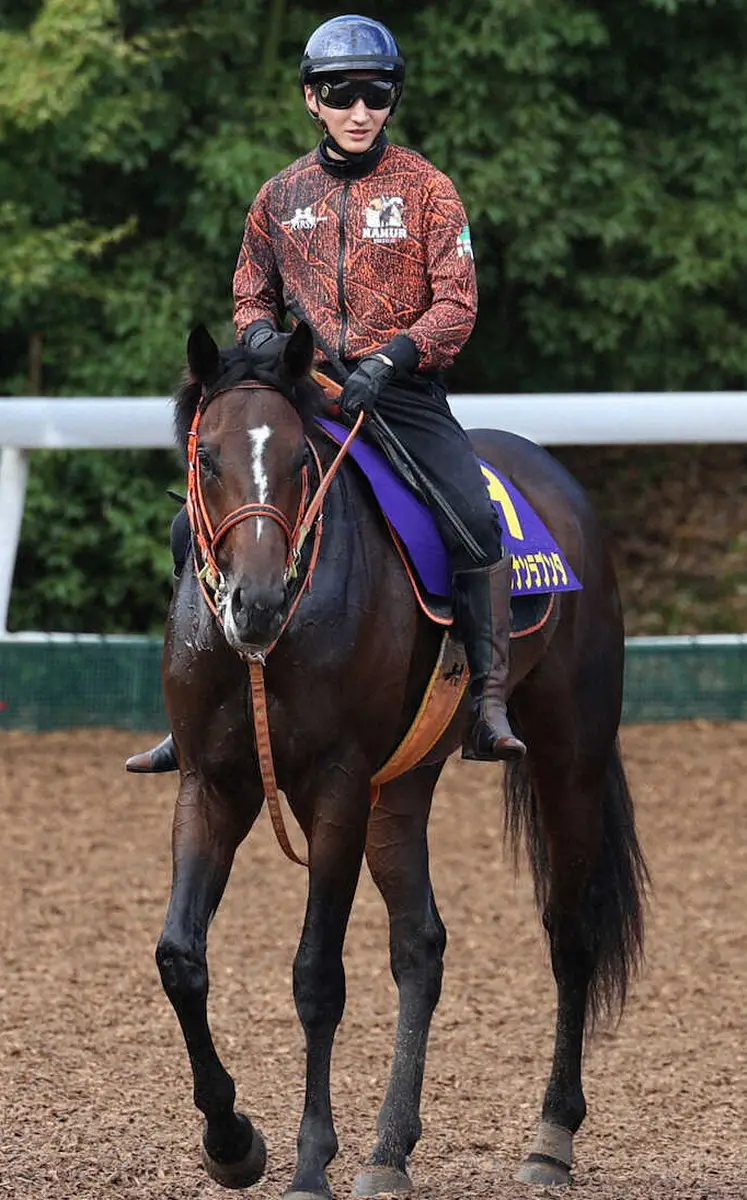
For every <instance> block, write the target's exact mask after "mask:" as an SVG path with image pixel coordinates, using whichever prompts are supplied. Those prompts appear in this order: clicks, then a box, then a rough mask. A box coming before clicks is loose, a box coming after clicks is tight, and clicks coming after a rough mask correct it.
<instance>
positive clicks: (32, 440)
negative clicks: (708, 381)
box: [0, 392, 747, 634]
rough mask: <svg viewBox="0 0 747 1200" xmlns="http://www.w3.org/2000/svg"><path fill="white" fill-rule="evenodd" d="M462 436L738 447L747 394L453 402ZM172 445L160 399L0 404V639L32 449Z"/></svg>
mask: <svg viewBox="0 0 747 1200" xmlns="http://www.w3.org/2000/svg"><path fill="white" fill-rule="evenodd" d="M451 406H452V409H453V411H454V414H455V416H456V417H457V419H458V420H459V421H460V422H461V423H462V425H465V426H467V427H470V428H479V427H482V428H489V429H509V430H511V431H512V432H513V433H518V434H521V435H522V436H523V437H527V438H529V439H530V440H531V441H534V442H539V443H540V444H542V445H545V446H572V445H597V446H601V445H655V444H674V443H684V442H744V443H747V392H622V393H614V392H596V393H595V392H586V393H581V394H578V393H574V394H571V393H562V392H561V393H557V394H555V395H551V394H543V395H523V394H522V395H515V394H514V395H501V394H497V395H471V396H470V395H453V396H452V397H451ZM171 445H173V435H172V413H171V404H170V402H169V400H168V399H167V398H166V397H163V396H159V397H149V398H146V397H141V396H137V397H128V396H117V397H106V398H93V397H71V398H62V399H47V398H42V397H36V396H30V397H26V398H23V399H7V398H6V399H2V398H0V513H1V514H2V520H0V634H2V633H3V632H4V631H5V629H6V621H7V615H8V606H9V604H10V590H11V585H12V581H13V571H14V568H15V561H16V551H17V547H18V539H19V537H20V532H21V522H22V520H23V509H24V503H25V496H26V481H27V478H28V451H29V450H33V449H47V450H66V449H89V450H93V449H97V450H104V449H109V450H112V449H118V450H123V449H136V448H146V447H151V448H159V447H168V446H171Z"/></svg>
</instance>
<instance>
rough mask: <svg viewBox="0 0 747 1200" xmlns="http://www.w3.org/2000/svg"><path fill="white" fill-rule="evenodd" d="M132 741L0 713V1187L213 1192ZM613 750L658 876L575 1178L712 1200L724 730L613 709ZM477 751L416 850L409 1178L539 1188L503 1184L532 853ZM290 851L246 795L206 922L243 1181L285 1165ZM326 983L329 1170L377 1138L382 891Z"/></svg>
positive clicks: (521, 1093) (738, 1068)
mask: <svg viewBox="0 0 747 1200" xmlns="http://www.w3.org/2000/svg"><path fill="white" fill-rule="evenodd" d="M136 741H138V739H135V738H133V737H132V736H131V735H127V734H122V733H112V732H109V731H101V732H90V731H76V732H74V733H64V734H47V735H31V734H18V733H6V734H3V735H0V796H1V797H2V801H1V802H0V847H1V849H0V855H1V860H0V861H1V870H0V922H1V924H0V936H1V937H2V947H3V949H2V962H3V969H2V975H0V1195H2V1197H3V1200H21V1198H23V1200H26V1198H28V1200H32V1198H33V1200H52V1198H54V1200H68V1198H71V1200H72V1198H73V1197H75V1200H94V1198H95V1200H102V1198H103V1197H107V1198H108V1197H121V1198H122V1200H156V1198H158V1200H176V1198H177V1197H178V1198H179V1200H191V1198H193V1197H206V1198H207V1197H218V1196H221V1195H226V1193H224V1192H222V1191H221V1189H220V1188H218V1187H217V1186H216V1185H215V1184H213V1183H211V1182H210V1181H209V1180H208V1179H207V1177H206V1175H205V1173H204V1172H203V1170H202V1168H201V1167H200V1165H199V1139H200V1120H199V1114H198V1113H197V1112H196V1110H195V1109H194V1108H193V1107H192V1105H191V1102H190V1077H189V1070H188V1064H187V1058H186V1054H185V1051H184V1045H183V1041H182V1038H181V1034H180V1031H179V1029H178V1027H177V1024H176V1021H175V1019H174V1016H173V1013H172V1011H171V1008H170V1006H169V1004H168V1002H167V1000H166V997H165V996H164V995H163V993H162V991H161V986H160V982H159V980H158V974H157V971H156V967H155V963H154V960H153V949H154V946H155V942H156V939H157V937H158V934H159V932H160V929H161V923H162V919H163V912H164V907H165V904H166V900H167V896H168V887H169V872H170V858H169V836H170V833H169V831H170V822H171V814H172V808H173V800H174V794H175V789H174V783H173V780H172V779H171V778H168V777H166V778H164V777H151V778H130V777H128V776H126V775H125V774H124V772H123V770H122V761H123V759H124V757H125V756H126V754H127V753H129V752H130V751H131V750H132V748H133V746H134V744H135V742H136ZM623 751H624V754H625V758H626V763H627V766H628V771H629V775H630V781H631V785H632V788H633V792H634V795H635V797H636V800H637V809H638V822H639V828H640V833H641V838H642V841H643V846H644V850H645V852H646V853H647V855H648V860H649V865H650V868H651V871H652V875H653V880H654V894H653V901H652V908H651V913H650V917H649V936H648V957H647V963H646V966H645V969H644V974H643V977H642V979H641V980H640V982H639V983H637V984H636V985H635V986H634V988H633V991H632V995H631V998H630V1002H629V1006H628V1010H627V1013H626V1016H625V1018H624V1019H623V1022H622V1024H621V1025H620V1026H619V1027H617V1028H613V1029H608V1030H603V1031H600V1032H599V1033H598V1034H597V1036H596V1038H595V1040H594V1042H593V1043H592V1046H591V1049H590V1051H589V1053H588V1056H587V1063H586V1070H585V1084H586V1095H587V1102H588V1106H589V1115H588V1117H587V1120H586V1122H585V1124H584V1126H583V1127H582V1130H581V1132H580V1134H579V1137H578V1139H577V1144H576V1153H577V1162H576V1168H575V1172H574V1176H575V1185H574V1192H575V1191H580V1192H581V1193H582V1194H586V1195H589V1197H592V1196H593V1197H595V1198H596V1197H599V1198H600V1200H623V1197H624V1198H625V1200H635V1198H640V1200H644V1198H646V1200H648V1198H649V1197H665V1198H666V1200H685V1198H687V1200H696V1198H697V1200H705V1198H708V1200H721V1198H722V1197H738V1196H743V1195H744V1194H745V1187H747V1184H746V1183H745V1181H746V1180H747V1139H745V1111H747V1082H746V1080H747V1003H745V1000H744V996H745V989H746V987H747V931H746V930H745V925H744V913H745V911H746V910H747V838H745V837H744V833H743V830H744V813H745V804H746V803H747V783H745V767H746V766H747V724H734V725H707V724H705V723H694V724H687V725H673V726H662V725H658V726H648V727H636V728H628V729H625V730H624V731H623ZM500 770H501V768H500V767H497V766H496V767H493V766H489V765H483V764H467V763H458V762H453V763H450V764H449V766H448V767H447V770H446V772H445V775H444V778H443V782H442V784H441V786H440V787H439V789H438V791H437V794H436V805H435V808H434V813H433V818H432V821H431V850H432V858H433V875H434V884H435V889H436V895H437V899H438V903H439V905H440V908H441V911H442V915H443V917H444V920H445V922H446V925H447V928H448V930H449V945H448V948H447V952H446V975H445V985H444V993H443V997H442V1000H441V1003H440V1005H439V1008H438V1010H437V1014H436V1018H435V1023H434V1029H433V1035H432V1039H431V1044H430V1051H429V1060H428V1069H427V1074H426V1084H425V1092H424V1100H423V1114H424V1135H423V1140H422V1141H421V1142H420V1144H419V1146H418V1148H417V1150H416V1153H415V1156H414V1159H413V1163H412V1173H413V1177H414V1181H415V1185H416V1188H417V1194H418V1195H419V1196H421V1197H422V1198H423V1200H446V1198H447V1197H448V1198H449V1200H452V1198H453V1197H454V1196H455V1195H459V1196H469V1197H471V1198H473V1200H493V1198H494V1197H496V1196H501V1197H505V1198H506V1200H515V1198H517V1200H518V1198H519V1197H529V1196H531V1195H532V1194H534V1195H536V1194H537V1190H536V1189H534V1191H532V1190H531V1189H526V1188H524V1187H523V1186H522V1185H520V1184H516V1183H513V1182H512V1180H513V1173H514V1170H515V1168H516V1166H517V1164H518V1163H519V1162H520V1161H521V1158H522V1156H523V1155H524V1153H525V1152H526V1150H527V1148H528V1147H529V1145H530V1143H531V1140H532V1137H533V1135H534V1131H535V1122H536V1112H537V1107H538V1105H539V1102H540V1100H541V1095H542V1090H543V1087H544V1082H545V1079H546V1074H547V1068H548V1062H549V1056H550V1054H551V1049H552V1025H553V1009H554V985H553V981H552V975H551V972H550V968H549V964H548V962H547V955H546V951H545V949H544V945H543V941H542V937H541V930H540V927H539V922H538V919H537V916H536V913H535V911H534V908H533V904H532V899H531V894H530V883H529V877H528V873H527V872H526V871H522V873H521V874H520V875H519V878H518V880H516V879H515V878H514V875H513V871H512V868H511V865H510V863H509V862H508V861H507V860H506V859H505V858H504V856H503V853H502V821H503V813H502V802H501V800H500V789H499V784H500ZM304 899H305V872H304V871H303V870H302V869H300V868H297V867H293V866H292V865H291V864H289V863H288V862H287V861H286V860H285V859H284V858H283V856H282V855H281V853H280V851H279V849H278V847H277V845H276V844H275V842H274V840H273V836H272V831H271V829H270V826H269V821H267V820H266V818H265V817H264V816H263V817H262V818H261V820H260V822H259V823H258V826H257V828H256V829H255V830H254V832H253V833H252V835H251V837H250V839H249V840H248V841H247V842H246V843H245V845H244V846H243V847H242V849H241V851H240V853H239V857H238V860H237V863H236V866H235V868H234V871H233V874H232V876H231V881H230V883H229V886H228V890H227V893H226V897H225V899H224V901H223V904H222V906H221V909H220V912H219V914H218V916H217V918H216V920H215V923H214V925H213V928H212V931H211V942H210V968H211V996H210V1007H211V1013H212V1016H213V1021H214V1030H215V1036H216V1041H217V1043H218V1046H219V1049H220V1051H221V1053H222V1054H223V1056H224V1058H225V1061H226V1063H227V1065H228V1066H229V1069H230V1070H231V1071H232V1073H233V1075H234V1076H235V1078H236V1080H237V1086H238V1095H239V1101H240V1104H241V1106H242V1107H245V1108H246V1110H247V1111H248V1112H249V1113H250V1114H251V1115H252V1117H253V1118H256V1119H257V1122H258V1124H259V1125H260V1127H261V1128H262V1130H263V1131H264V1133H265V1135H266V1138H267V1141H268V1147H269V1156H270V1157H269V1165H268V1173H267V1175H266V1177H265V1179H264V1180H263V1182H262V1183H261V1184H260V1185H259V1186H258V1187H257V1188H255V1189H253V1191H252V1192H251V1193H247V1195H254V1196H256V1197H257V1198H258V1200H269V1198H270V1197H273V1198H275V1200H276V1198H278V1197H279V1196H280V1195H281V1194H282V1191H283V1190H284V1188H285V1187H286V1186H287V1183H288V1180H289V1178H290V1173H291V1171H292V1165H293V1161H294V1140H295V1134H296V1126H297V1122H298V1117H299V1114H300V1111H301V1106H302V1098H303V1078H302V1069H303V1065H302V1064H303V1046H302V1041H301V1034H300V1028H299V1025H298V1022H297V1019H296V1015H295V1011H294V1007H293V1001H292V995H291V962H292V959H293V954H294V952H295V948H296V942H297V938H298V935H299V932H300V923H301V919H302V914H303V908H304ZM346 969H347V979H348V1004H347V1010H346V1016H345V1019H344V1021H343V1024H342V1027H341V1029H340V1033H339V1036H338V1040H337V1048H336V1052H335V1060H334V1075H333V1097H334V1102H335V1108H336V1113H337V1118H338V1130H339V1134H340V1141H341V1151H340V1154H339V1157H338V1158H337V1159H336V1161H335V1163H334V1164H333V1166H332V1168H331V1171H330V1177H331V1179H332V1182H333V1186H334V1188H335V1194H336V1195H337V1196H338V1197H343V1196H346V1195H349V1194H350V1189H351V1186H352V1181H353V1178H354V1176H355V1174H356V1173H357V1171H358V1170H359V1169H360V1167H361V1165H362V1163H363V1162H364V1160H365V1158H366V1155H367V1153H368V1150H369V1149H370V1146H371V1144H372V1141H373V1138H374V1130H375V1121H376V1113H377V1110H378V1106H379V1103H380V1101H381V1098H382V1096H383V1092H384V1088H385V1083H386V1078H387V1071H388V1060H389V1053H390V1049H391V1039H392V1036H393V1027H394V1015H395V991H394V987H393V984H392V982H391V979H390V976H389V968H388V954H387V932H386V920H385V912H384V907H383V904H382V903H381V901H380V899H379V897H378V894H377V893H376V891H375V889H374V888H373V886H372V884H371V882H370V880H369V879H368V878H366V877H364V879H363V880H362V883H361V887H360V891H359V895H358V897H357V900H356V904H355V909H354V913H353V919H352V922H351V926H350V931H349V935H348V941H347V954H346Z"/></svg>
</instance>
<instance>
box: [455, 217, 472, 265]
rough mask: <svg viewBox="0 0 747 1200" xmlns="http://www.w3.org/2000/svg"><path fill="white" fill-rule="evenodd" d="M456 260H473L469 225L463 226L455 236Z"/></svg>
mask: <svg viewBox="0 0 747 1200" xmlns="http://www.w3.org/2000/svg"><path fill="white" fill-rule="evenodd" d="M456 247H457V257H458V258H474V255H473V253H472V235H471V233H470V231H469V225H464V226H463V227H462V228H461V229H460V230H459V233H458V234H457V240H456Z"/></svg>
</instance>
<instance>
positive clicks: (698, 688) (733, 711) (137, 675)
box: [0, 634, 747, 731]
mask: <svg viewBox="0 0 747 1200" xmlns="http://www.w3.org/2000/svg"><path fill="white" fill-rule="evenodd" d="M695 718H703V719H707V720H745V719H747V638H746V637H744V636H742V635H735V636H734V637H726V636H724V637H720V636H714V637H700V638H695V637H694V638H631V639H629V640H628V643H627V653H626V665H625V702H624V709H623V720H624V721H625V722H627V723H628V724H639V723H641V722H654V721H683V720H691V719H695ZM165 723H166V717H165V713H164V708H163V700H162V696H161V640H160V638H152V637H97V636H93V635H79V636H69V635H63V634H57V635H55V634H46V635H45V634H11V635H8V636H6V637H5V638H0V730H1V729H27V730H40V731H41V730H52V729H68V728H71V727H75V726H93V725H98V726H113V727H115V728H120V729H134V730H155V729H161V728H163V727H164V725H165Z"/></svg>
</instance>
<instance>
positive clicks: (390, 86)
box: [316, 79, 397, 108]
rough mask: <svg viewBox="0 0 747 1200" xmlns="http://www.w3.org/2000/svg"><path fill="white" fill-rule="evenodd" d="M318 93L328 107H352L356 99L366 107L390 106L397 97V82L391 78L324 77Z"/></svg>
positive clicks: (320, 99)
mask: <svg viewBox="0 0 747 1200" xmlns="http://www.w3.org/2000/svg"><path fill="white" fill-rule="evenodd" d="M316 94H317V98H318V100H319V102H320V103H321V104H326V106H327V107H328V108H352V107H353V105H354V104H355V102H356V100H362V101H363V103H364V104H365V106H366V108H390V107H391V105H392V104H394V101H395V100H396V98H397V84H396V83H394V82H393V80H391V79H323V80H322V81H321V83H318V84H317V85H316Z"/></svg>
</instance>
